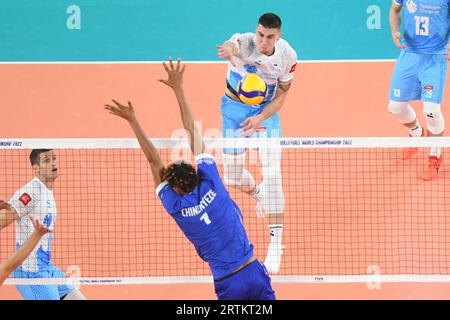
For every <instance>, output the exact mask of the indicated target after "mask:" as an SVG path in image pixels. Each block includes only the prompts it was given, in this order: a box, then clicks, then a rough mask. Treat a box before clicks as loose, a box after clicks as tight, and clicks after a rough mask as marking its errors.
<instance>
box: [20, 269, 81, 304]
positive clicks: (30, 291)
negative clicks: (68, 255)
mask: <svg viewBox="0 0 450 320" xmlns="http://www.w3.org/2000/svg"><path fill="white" fill-rule="evenodd" d="M12 276H13V278H26V279H36V278H67V276H66V275H65V273H64V272H62V271H61V270H60V269H58V268H57V267H55V266H54V265H53V264H50V265H49V266H48V269H47V270H45V271H40V272H24V271H23V270H22V268H21V267H19V268H17V269H16V270H14V272H13V274H12ZM16 289H17V290H18V291H19V292H20V294H21V295H22V297H23V298H24V299H25V300H61V299H62V298H64V297H65V296H66V295H67V294H69V293H70V292H72V291H73V290H75V286H71V285H16Z"/></svg>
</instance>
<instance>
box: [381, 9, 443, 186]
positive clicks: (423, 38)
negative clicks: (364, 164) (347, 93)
mask: <svg viewBox="0 0 450 320" xmlns="http://www.w3.org/2000/svg"><path fill="white" fill-rule="evenodd" d="M449 4H450V0H393V2H392V7H391V11H390V15H389V21H390V25H391V32H392V38H393V41H394V43H395V45H396V46H397V47H398V48H399V49H401V51H400V56H399V57H398V60H397V63H396V65H395V69H394V72H393V74H392V80H391V87H390V94H389V99H390V101H389V111H390V112H391V113H392V114H394V116H396V117H397V118H398V119H399V120H400V123H401V124H402V125H404V126H405V127H406V128H407V129H408V131H409V134H410V136H413V137H420V136H426V135H428V136H442V135H443V134H444V129H445V121H444V117H443V115H442V112H441V103H442V99H443V93H444V87H445V81H446V77H447V59H448V40H449V22H450V12H449ZM402 12H403V14H402ZM402 19H403V25H404V32H403V39H402V36H401V34H400V24H401V20H402ZM402 40H403V41H402ZM420 99H422V100H423V113H424V116H425V120H426V125H427V126H426V131H425V129H424V128H422V126H421V125H420V123H419V121H418V120H417V117H416V113H415V112H414V110H413V109H412V107H411V106H410V105H409V101H411V100H420ZM417 150H418V148H407V149H405V150H404V151H403V154H402V159H403V160H408V159H410V158H411V157H412V156H413V155H414V154H415V153H416V152H417ZM441 165H442V155H441V149H440V148H439V147H433V148H431V150H430V154H429V158H428V167H427V168H426V170H425V172H424V173H423V174H422V179H423V180H425V181H430V180H433V179H436V178H437V177H438V172H439V168H440V167H441Z"/></svg>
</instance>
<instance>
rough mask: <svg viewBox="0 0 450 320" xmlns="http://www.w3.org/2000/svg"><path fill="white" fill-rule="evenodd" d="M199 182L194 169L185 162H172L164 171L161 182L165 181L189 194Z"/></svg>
mask: <svg viewBox="0 0 450 320" xmlns="http://www.w3.org/2000/svg"><path fill="white" fill-rule="evenodd" d="M199 180H200V177H199V175H198V174H197V171H196V170H195V168H194V167H193V166H192V165H191V164H190V163H187V162H184V161H180V162H174V163H172V164H171V165H169V166H168V167H167V168H165V169H164V171H163V175H162V181H167V182H168V183H169V185H170V186H171V187H172V188H173V187H177V188H179V189H181V190H182V191H183V192H186V193H189V192H191V191H192V190H194V188H195V187H196V186H197V185H198V183H199Z"/></svg>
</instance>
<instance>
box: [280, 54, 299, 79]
mask: <svg viewBox="0 0 450 320" xmlns="http://www.w3.org/2000/svg"><path fill="white" fill-rule="evenodd" d="M296 67H297V53H296V52H295V51H294V49H291V48H289V50H288V53H287V58H286V65H285V70H284V73H283V74H282V75H281V77H280V78H279V80H280V81H282V82H287V81H291V80H292V79H293V78H294V72H295V68H296Z"/></svg>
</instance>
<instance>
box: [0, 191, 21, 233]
mask: <svg viewBox="0 0 450 320" xmlns="http://www.w3.org/2000/svg"><path fill="white" fill-rule="evenodd" d="M18 219H19V215H18V214H17V212H16V210H15V209H14V208H13V207H11V205H10V204H9V203H8V202H6V201H4V200H1V199H0V230H2V229H3V228H5V227H7V226H8V225H10V224H11V223H13V222H14V221H16V220H18Z"/></svg>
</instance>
